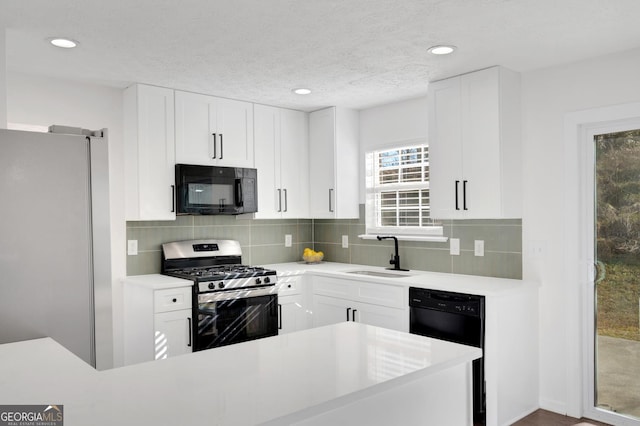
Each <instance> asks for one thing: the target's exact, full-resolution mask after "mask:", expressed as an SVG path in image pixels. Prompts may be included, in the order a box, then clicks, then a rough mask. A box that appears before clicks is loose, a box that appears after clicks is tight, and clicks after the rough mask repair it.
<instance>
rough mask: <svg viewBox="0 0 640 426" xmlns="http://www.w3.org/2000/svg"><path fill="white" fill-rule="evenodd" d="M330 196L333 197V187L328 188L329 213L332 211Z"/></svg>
mask: <svg viewBox="0 0 640 426" xmlns="http://www.w3.org/2000/svg"><path fill="white" fill-rule="evenodd" d="M332 198H333V188H329V212H331V213H333V205H332Z"/></svg>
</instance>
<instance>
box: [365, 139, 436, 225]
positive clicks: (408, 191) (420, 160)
mask: <svg viewBox="0 0 640 426" xmlns="http://www.w3.org/2000/svg"><path fill="white" fill-rule="evenodd" d="M366 178H367V182H366V186H367V203H366V216H367V234H379V233H393V234H401V235H416V236H419V235H434V236H436V235H442V227H441V226H438V225H437V224H436V223H435V222H434V221H433V220H432V219H431V217H430V216H429V147H428V145H427V144H426V143H424V142H422V143H415V144H407V145H406V146H400V147H394V148H391V149H384V150H379V151H373V152H369V153H367V154H366Z"/></svg>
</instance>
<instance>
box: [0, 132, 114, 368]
mask: <svg viewBox="0 0 640 426" xmlns="http://www.w3.org/2000/svg"><path fill="white" fill-rule="evenodd" d="M60 132H67V133H74V134H63V133H60ZM109 223H110V221H109V171H108V149H107V137H106V130H100V131H96V132H91V131H87V130H82V129H76V128H64V127H60V126H51V128H50V133H38V132H25V131H17V130H4V129H2V130H0V343H7V342H16V341H21V340H28V339H33V338H39V337H46V336H49V337H52V338H53V339H55V340H56V341H57V342H58V343H60V344H61V345H63V346H65V347H66V348H67V349H69V350H70V351H71V352H73V353H75V354H76V355H77V356H78V357H80V358H82V359H83V360H85V361H86V362H87V363H89V364H91V365H93V366H96V358H98V366H99V367H100V364H102V365H103V366H110V365H111V363H112V359H113V327H112V309H111V308H112V299H111V261H110V258H111V248H110V247H111V244H110V241H111V235H110V226H109Z"/></svg>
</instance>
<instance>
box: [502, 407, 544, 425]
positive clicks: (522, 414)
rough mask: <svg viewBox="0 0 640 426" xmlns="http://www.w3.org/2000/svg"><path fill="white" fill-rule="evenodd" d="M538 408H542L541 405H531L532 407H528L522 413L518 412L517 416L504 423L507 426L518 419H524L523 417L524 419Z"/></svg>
mask: <svg viewBox="0 0 640 426" xmlns="http://www.w3.org/2000/svg"><path fill="white" fill-rule="evenodd" d="M538 408H541V407H531V408H529V409H527V410H525V411H523V412H522V413H521V414H518V415H517V416H515V417H514V418H512V419H510V420H509V421H507V422H505V423H504V425H505V426H507V425H512V424H514V423H515V422H517V421H518V420H522V419H524V418H525V417H527V416H528V415H529V414H531V413H533V412H534V411H536V410H537V409H538Z"/></svg>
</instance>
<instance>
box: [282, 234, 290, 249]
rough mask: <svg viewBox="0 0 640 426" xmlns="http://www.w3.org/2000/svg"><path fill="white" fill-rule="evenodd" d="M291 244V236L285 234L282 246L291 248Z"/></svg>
mask: <svg viewBox="0 0 640 426" xmlns="http://www.w3.org/2000/svg"><path fill="white" fill-rule="evenodd" d="M291 244H292V239H291V234H286V235H285V236H284V246H285V247H291Z"/></svg>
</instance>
